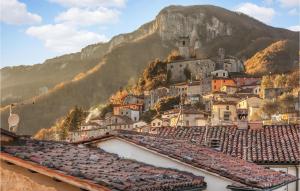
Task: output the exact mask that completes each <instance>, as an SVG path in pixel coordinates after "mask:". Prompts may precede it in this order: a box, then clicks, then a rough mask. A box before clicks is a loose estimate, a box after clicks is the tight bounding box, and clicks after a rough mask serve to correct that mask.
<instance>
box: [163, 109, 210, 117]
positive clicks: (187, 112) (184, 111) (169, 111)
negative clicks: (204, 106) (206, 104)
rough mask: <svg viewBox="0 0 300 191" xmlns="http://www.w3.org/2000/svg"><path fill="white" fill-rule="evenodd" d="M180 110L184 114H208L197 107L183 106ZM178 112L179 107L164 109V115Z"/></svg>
mask: <svg viewBox="0 0 300 191" xmlns="http://www.w3.org/2000/svg"><path fill="white" fill-rule="evenodd" d="M182 111H183V113H184V114H204V115H208V113H207V112H205V111H201V110H198V109H194V108H184V109H183V110H182ZM179 112H180V109H178V108H176V109H171V110H168V111H165V112H164V115H168V114H177V113H179Z"/></svg>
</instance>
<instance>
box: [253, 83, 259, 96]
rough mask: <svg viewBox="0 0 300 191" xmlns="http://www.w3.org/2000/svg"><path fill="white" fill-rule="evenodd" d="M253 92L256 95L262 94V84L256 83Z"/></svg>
mask: <svg viewBox="0 0 300 191" xmlns="http://www.w3.org/2000/svg"><path fill="white" fill-rule="evenodd" d="M253 94H255V95H260V94H261V86H260V85H256V86H255V87H254V88H253Z"/></svg>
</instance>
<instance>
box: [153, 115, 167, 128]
mask: <svg viewBox="0 0 300 191" xmlns="http://www.w3.org/2000/svg"><path fill="white" fill-rule="evenodd" d="M150 124H151V127H154V128H155V127H167V126H169V120H167V119H162V118H159V117H156V118H154V119H153V120H152V121H151V122H150Z"/></svg>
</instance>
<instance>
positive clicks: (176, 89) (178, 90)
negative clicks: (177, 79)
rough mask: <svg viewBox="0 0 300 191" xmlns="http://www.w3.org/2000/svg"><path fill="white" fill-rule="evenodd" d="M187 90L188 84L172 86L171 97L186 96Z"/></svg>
mask: <svg viewBox="0 0 300 191" xmlns="http://www.w3.org/2000/svg"><path fill="white" fill-rule="evenodd" d="M187 89H188V84H187V83H186V82H181V83H177V84H173V85H170V95H171V96H180V95H186V94H187Z"/></svg>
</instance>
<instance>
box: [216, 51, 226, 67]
mask: <svg viewBox="0 0 300 191" xmlns="http://www.w3.org/2000/svg"><path fill="white" fill-rule="evenodd" d="M224 59H225V49H224V48H219V50H218V61H217V64H218V66H217V67H218V68H222V69H224V68H225V67H224Z"/></svg>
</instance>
